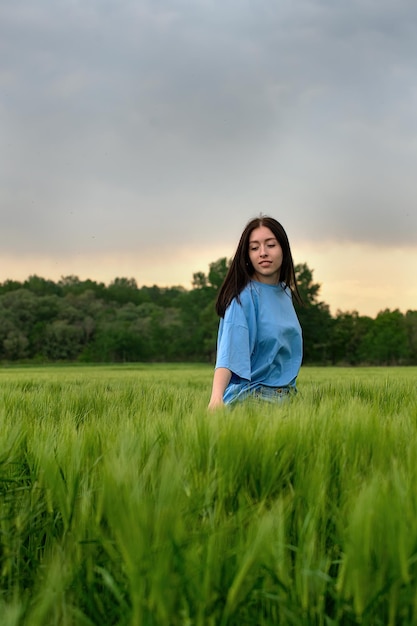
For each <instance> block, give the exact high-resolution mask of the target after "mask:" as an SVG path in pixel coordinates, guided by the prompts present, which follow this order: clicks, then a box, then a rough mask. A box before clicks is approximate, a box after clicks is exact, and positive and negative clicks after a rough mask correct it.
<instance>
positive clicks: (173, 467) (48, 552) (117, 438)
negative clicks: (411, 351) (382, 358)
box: [0, 365, 417, 626]
mask: <svg viewBox="0 0 417 626" xmlns="http://www.w3.org/2000/svg"><path fill="white" fill-rule="evenodd" d="M211 375H212V370H211V368H210V367H207V366H202V365H195V366H192V365H187V366H186V365H175V366H174V365H150V366H141V365H137V366H119V367H110V366H103V367H60V368H58V367H56V368H52V367H51V368H9V369H6V368H3V369H1V370H0V433H1V437H0V624H1V626H91V625H97V626H110V625H114V626H232V625H233V626H245V625H250V626H266V625H272V624H276V625H279V626H301V625H302V626H316V625H317V626H335V625H339V624H340V625H346V626H347V625H355V624H361V625H369V626H379V625H381V626H387V625H388V626H390V625H392V626H398V625H411V624H416V623H417V393H416V392H417V369H416V368H401V369H396V368H392V369H388V368H387V369H384V368H380V369H376V368H375V369H343V368H342V369H331V368H328V369H314V368H305V369H303V370H302V372H301V376H300V380H299V390H300V393H299V394H298V396H297V397H296V398H295V399H294V400H292V401H291V403H289V404H287V405H283V406H278V407H273V406H270V405H264V404H260V405H249V406H240V407H238V408H236V409H235V410H221V411H219V412H216V413H214V414H209V413H207V411H206V405H207V402H208V398H209V394H210V385H211Z"/></svg>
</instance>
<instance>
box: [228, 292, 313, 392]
mask: <svg viewBox="0 0 417 626" xmlns="http://www.w3.org/2000/svg"><path fill="white" fill-rule="evenodd" d="M302 356H303V347H302V334H301V327H300V323H299V321H298V318H297V314H296V312H295V310H294V305H293V302H292V295H291V291H290V289H289V288H288V287H285V285H284V284H280V285H268V284H266V283H259V282H256V281H250V282H249V283H248V285H246V287H245V288H244V289H243V291H242V292H241V293H240V303H239V302H238V301H237V299H236V298H235V299H234V300H232V302H231V303H230V305H229V306H228V308H227V309H226V313H225V316H224V318H222V319H221V320H220V325H219V334H218V339H217V359H216V368H217V367H225V368H227V369H229V370H230V371H231V372H232V378H231V380H230V383H229V385H228V386H227V387H226V390H225V393H224V396H223V400H224V402H225V403H226V404H228V403H230V402H231V401H233V400H236V399H238V398H239V395H241V394H245V393H247V392H248V391H249V390H251V389H256V388H257V387H259V386H260V385H266V386H268V387H286V386H290V387H295V383H296V379H297V376H298V372H299V370H300V367H301V361H302Z"/></svg>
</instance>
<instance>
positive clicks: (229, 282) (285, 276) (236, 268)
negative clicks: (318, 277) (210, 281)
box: [216, 216, 302, 317]
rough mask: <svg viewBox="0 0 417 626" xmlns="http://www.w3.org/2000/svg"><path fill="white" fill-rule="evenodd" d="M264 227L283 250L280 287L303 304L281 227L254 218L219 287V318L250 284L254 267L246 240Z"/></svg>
mask: <svg viewBox="0 0 417 626" xmlns="http://www.w3.org/2000/svg"><path fill="white" fill-rule="evenodd" d="M260 226H266V227H267V228H269V230H270V231H272V233H273V234H274V236H275V238H276V240H277V241H278V243H279V245H280V246H281V248H282V266H281V272H280V277H279V280H280V283H284V285H285V286H286V287H289V288H290V289H291V292H292V294H293V296H294V298H295V299H296V300H297V302H299V303H300V304H301V303H302V300H301V296H300V293H299V291H298V287H297V280H296V277H295V270H294V262H293V260H292V254H291V248H290V242H289V241H288V237H287V233H286V232H285V230H284V228H283V227H282V225H281V224H280V223H279V222H277V220H275V219H274V218H273V217H268V216H261V217H255V218H253V219H251V220H250V222H248V224H247V225H246V227H245V230H244V231H243V233H242V235H241V237H240V241H239V243H238V246H237V249H236V252H235V255H234V257H233V259H232V262H231V264H230V267H229V270H228V272H227V274H226V278H225V279H224V281H223V284H222V286H221V287H220V290H219V294H218V296H217V301H216V312H217V314H218V315H219V316H220V317H224V314H225V311H226V309H227V307H228V306H229V304H230V303H231V301H232V300H233V298H237V300H238V301H239V294H240V293H241V291H242V290H243V289H244V288H245V287H246V285H247V284H248V282H249V281H250V280H251V278H252V276H253V273H254V271H255V270H254V267H253V265H252V263H251V261H250V258H249V238H250V235H251V233H252V231H253V230H255V228H259V227H260Z"/></svg>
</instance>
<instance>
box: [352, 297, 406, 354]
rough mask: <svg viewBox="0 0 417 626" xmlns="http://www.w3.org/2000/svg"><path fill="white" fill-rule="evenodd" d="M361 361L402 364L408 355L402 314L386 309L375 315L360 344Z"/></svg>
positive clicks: (396, 310)
mask: <svg viewBox="0 0 417 626" xmlns="http://www.w3.org/2000/svg"><path fill="white" fill-rule="evenodd" d="M360 350H361V357H362V361H364V362H370V363H373V364H378V365H399V364H404V363H405V362H406V361H407V359H408V358H409V356H410V350H409V343H408V337H407V327H406V324H405V318H404V315H403V314H402V313H401V312H400V311H399V310H398V309H395V311H390V310H389V309H386V310H385V311H381V312H380V313H378V315H377V316H376V318H375V320H374V321H373V323H372V325H371V326H370V329H369V332H368V333H367V334H366V335H365V337H364V339H363V342H362V345H361V348H360Z"/></svg>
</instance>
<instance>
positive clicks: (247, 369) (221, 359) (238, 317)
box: [216, 300, 251, 380]
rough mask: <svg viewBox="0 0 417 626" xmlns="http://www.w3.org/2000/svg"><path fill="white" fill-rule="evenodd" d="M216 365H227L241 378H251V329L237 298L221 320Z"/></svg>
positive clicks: (226, 366)
mask: <svg viewBox="0 0 417 626" xmlns="http://www.w3.org/2000/svg"><path fill="white" fill-rule="evenodd" d="M216 367H225V368H227V369H229V370H230V371H231V372H232V374H234V375H235V376H238V377H239V378H243V379H245V380H250V379H251V362H250V339H249V329H248V324H247V320H246V317H245V314H244V311H243V308H242V306H241V305H240V304H239V303H238V302H237V301H236V300H233V301H232V303H231V304H230V306H229V307H228V308H227V310H226V313H225V316H224V319H222V320H221V321H220V326H219V336H218V342H217V359H216Z"/></svg>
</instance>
